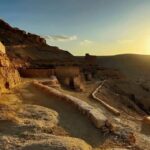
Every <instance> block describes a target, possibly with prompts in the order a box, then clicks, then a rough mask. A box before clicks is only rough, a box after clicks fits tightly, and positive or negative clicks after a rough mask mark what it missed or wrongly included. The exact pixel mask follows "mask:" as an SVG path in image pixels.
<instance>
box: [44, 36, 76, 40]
mask: <svg viewBox="0 0 150 150" xmlns="http://www.w3.org/2000/svg"><path fill="white" fill-rule="evenodd" d="M43 37H44V38H45V39H46V40H49V41H51V42H68V41H74V40H77V36H76V35H73V36H65V35H46V36H43Z"/></svg>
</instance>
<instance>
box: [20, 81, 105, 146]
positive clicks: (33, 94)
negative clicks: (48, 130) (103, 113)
mask: <svg viewBox="0 0 150 150" xmlns="http://www.w3.org/2000/svg"><path fill="white" fill-rule="evenodd" d="M17 92H18V96H19V98H20V99H22V100H23V102H24V103H26V104H36V105H40V106H44V107H47V108H51V109H53V110H55V111H57V112H58V113H59V116H60V119H59V124H60V126H61V127H62V128H63V129H64V130H65V131H66V132H68V133H69V135H70V136H72V137H77V138H81V139H83V140H85V141H86V142H87V143H89V144H90V145H92V146H93V147H99V146H100V145H101V144H103V143H104V141H105V139H106V137H105V136H104V135H103V134H102V133H101V132H100V130H99V129H96V128H95V127H94V126H93V125H92V124H91V122H90V121H89V120H88V119H87V118H86V117H85V116H83V115H82V114H80V112H78V110H76V108H74V107H73V106H71V105H69V104H68V103H65V102H63V101H59V100H57V99H55V98H52V97H51V98H50V97H48V96H46V95H45V94H44V93H42V92H41V91H39V90H37V89H36V88H34V87H33V86H32V85H31V84H30V83H28V84H25V85H24V86H22V88H20V89H18V90H17Z"/></svg>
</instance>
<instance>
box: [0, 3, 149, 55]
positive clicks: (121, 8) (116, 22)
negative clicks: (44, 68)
mask: <svg viewBox="0 0 150 150" xmlns="http://www.w3.org/2000/svg"><path fill="white" fill-rule="evenodd" d="M0 18H1V19H4V20H5V21H7V22H8V23H9V24H11V25H12V26H14V27H19V28H20V29H23V30H26V31H27V32H31V33H35V34H39V35H40V36H42V37H44V38H45V39H46V41H47V43H48V44H49V45H54V46H58V47H59V48H61V49H64V50H68V51H69V52H71V53H72V54H74V55H85V53H90V54H92V55H116V54H124V53H137V54H150V0H1V3H0Z"/></svg>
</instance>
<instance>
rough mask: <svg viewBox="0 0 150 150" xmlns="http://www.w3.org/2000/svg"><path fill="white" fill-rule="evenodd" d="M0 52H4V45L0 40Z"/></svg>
mask: <svg viewBox="0 0 150 150" xmlns="http://www.w3.org/2000/svg"><path fill="white" fill-rule="evenodd" d="M0 52H1V53H6V50H5V46H4V45H3V44H2V42H0Z"/></svg>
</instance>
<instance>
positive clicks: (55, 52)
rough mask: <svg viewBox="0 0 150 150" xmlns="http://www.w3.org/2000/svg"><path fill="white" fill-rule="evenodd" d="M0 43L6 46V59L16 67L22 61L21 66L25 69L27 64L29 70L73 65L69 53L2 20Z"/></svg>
mask: <svg viewBox="0 0 150 150" xmlns="http://www.w3.org/2000/svg"><path fill="white" fill-rule="evenodd" d="M0 41H2V43H3V44H4V45H5V46H6V52H7V55H8V57H9V58H10V59H11V61H13V62H14V63H15V64H17V66H18V63H20V62H22V61H24V63H22V64H21V65H22V66H25V67H26V65H25V63H28V64H30V67H31V68H33V67H34V68H49V67H50V65H52V64H53V65H66V64H75V58H74V57H73V56H72V55H71V54H70V53H69V52H67V51H64V50H61V49H59V48H58V47H54V46H49V45H47V44H46V40H45V39H44V38H42V37H40V36H38V35H36V34H32V33H28V32H26V31H23V30H20V29H18V28H14V27H12V26H10V25H9V24H8V23H6V22H4V21H3V20H0ZM18 59H19V60H20V61H18Z"/></svg>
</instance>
